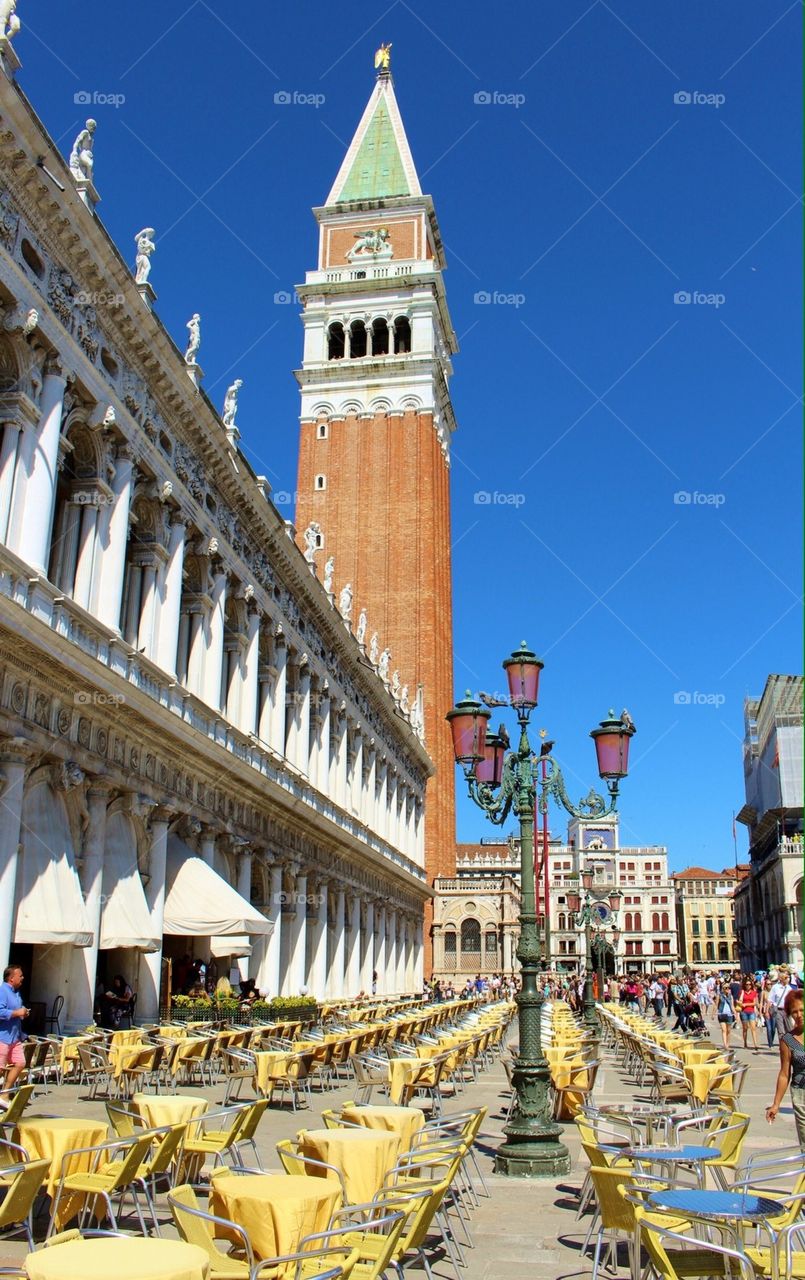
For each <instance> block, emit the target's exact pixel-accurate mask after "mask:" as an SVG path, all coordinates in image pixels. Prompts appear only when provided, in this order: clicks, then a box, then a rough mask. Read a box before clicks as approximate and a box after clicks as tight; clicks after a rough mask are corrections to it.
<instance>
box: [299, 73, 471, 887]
mask: <svg viewBox="0 0 805 1280" xmlns="http://www.w3.org/2000/svg"><path fill="white" fill-rule="evenodd" d="M315 215H316V219H317V221H318V224H319V255H318V263H317V266H316V268H315V270H313V271H309V272H308V273H307V275H306V277H305V283H304V284H303V285H300V286H299V287H298V293H299V296H300V297H301V299H302V302H303V307H304V310H303V315H302V320H303V325H304V356H303V361H302V368H301V369H300V370H299V372H298V373H297V378H298V380H299V384H300V389H301V399H302V407H301V434H300V449H299V477H298V496H297V512H296V524H297V536H298V538H299V539H300V543H301V544H303V545H304V544H306V543H308V542H310V543H312V544H315V545H317V546H318V547H319V548H320V550H319V556H320V558H321V560H322V561H329V562H330V563H331V564H333V565H334V572H335V576H336V580H337V583H338V587H339V590H345V591H348V592H349V600H350V606H351V611H352V625H353V630H354V631H355V635H356V638H357V640H358V642H359V644H360V645H361V648H362V651H363V652H364V653H365V655H366V657H367V659H368V661H369V662H370V663H371V664H372V665H373V666H375V667H376V668H377V669H378V671H379V672H380V675H381V678H382V679H383V680H384V681H385V683H386V684H387V686H388V687H389V689H390V690H391V693H392V696H393V697H395V698H397V699H399V700H400V701H401V704H402V705H403V706H406V707H407V706H409V705H410V706H411V707H412V708H413V710H414V715H415V718H416V720H417V722H418V723H422V724H423V726H424V740H425V743H426V745H427V748H428V752H429V754H430V756H431V758H432V759H433V761H434V764H435V766H436V772H435V775H434V776H433V777H432V778H431V780H430V781H429V783H428V802H427V813H426V818H425V869H426V872H427V876H428V880H429V881H430V880H432V878H433V877H434V876H436V875H439V874H452V872H453V871H454V869H455V783H454V761H453V751H452V745H451V737H450V732H449V729H448V726H447V724H446V722H445V718H444V717H445V714H446V712H447V711H448V710H449V708H450V707H451V706H452V705H453V678H452V663H453V641H452V592H451V562H450V442H451V438H452V435H453V431H454V430H455V419H454V415H453V408H452V405H451V401H450V394H449V390H448V382H449V378H450V375H451V372H452V364H451V361H452V357H453V355H454V353H455V352H456V351H457V343H456V338H455V334H454V332H453V327H452V324H451V321H450V316H449V313H448V310H447V302H446V297H445V290H444V280H443V272H444V269H445V265H446V263H445V257H444V249H443V246H442V240H441V235H440V232H439V226H438V223H437V221H436V215H435V212H434V208H433V202H432V200H431V198H430V196H428V195H424V194H423V192H422V189H421V186H420V183H419V178H418V176H417V172H416V168H415V165H414V161H413V157H412V155H411V150H410V147H409V144H408V139H407V138H406V135H405V130H404V127H403V123H402V119H401V117H400V112H399V108H398V106H397V101H396V97H395V93H394V87H393V83H392V79H391V75H390V73H389V71H388V69H387V68H385V67H381V70H380V72H379V74H378V79H377V83H376V86H375V89H374V92H373V93H372V95H371V97H370V100H369V102H368V104H367V107H366V110H365V112H364V114H363V117H362V119H361V121H360V123H359V125H358V128H357V131H356V133H355V136H354V138H353V139H352V142H351V144H350V147H349V149H348V151H347V153H346V156H345V158H344V162H343V164H342V166H341V168H340V170H339V172H338V175H337V177H336V179H335V182H334V184H333V187H332V190H331V191H330V193H329V195H328V197H327V201H326V203H325V205H324V206H323V207H321V208H319V209H316V210H315Z"/></svg>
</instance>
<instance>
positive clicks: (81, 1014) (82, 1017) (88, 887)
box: [64, 782, 111, 1027]
mask: <svg viewBox="0 0 805 1280" xmlns="http://www.w3.org/2000/svg"><path fill="white" fill-rule="evenodd" d="M110 791H111V787H110V786H109V784H108V783H105V782H91V783H90V785H89V787H88V788H87V826H86V829H85V831H84V842H83V849H82V855H83V856H82V860H81V889H82V892H83V894H84V903H85V906H86V912H87V920H88V921H89V924H90V927H91V929H92V944H91V945H90V946H88V947H72V948H71V955H70V981H69V984H68V988H67V1010H66V1013H65V1018H64V1024H65V1026H67V1027H86V1026H88V1025H89V1024H90V1023H91V1022H92V1014H93V1009H94V1005H95V975H96V972H97V968H98V948H99V946H100V941H101V912H102V907H103V903H102V900H101V898H102V895H101V889H102V886H103V856H104V852H105V849H106V815H107V810H108V805H109V793H110Z"/></svg>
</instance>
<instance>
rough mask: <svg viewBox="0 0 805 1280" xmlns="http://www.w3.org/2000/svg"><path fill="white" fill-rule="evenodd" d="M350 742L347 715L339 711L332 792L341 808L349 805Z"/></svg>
mask: <svg viewBox="0 0 805 1280" xmlns="http://www.w3.org/2000/svg"><path fill="white" fill-rule="evenodd" d="M348 743H349V735H348V729H347V717H346V715H345V714H344V712H343V711H339V712H338V724H337V728H336V741H335V758H334V761H333V780H332V784H331V792H330V793H331V795H332V797H333V800H334V801H335V803H336V804H337V805H338V806H339V808H341V809H346V807H347V755H348V750H349V748H348Z"/></svg>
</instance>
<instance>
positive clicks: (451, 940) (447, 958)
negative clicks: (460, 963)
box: [444, 929, 457, 969]
mask: <svg viewBox="0 0 805 1280" xmlns="http://www.w3.org/2000/svg"><path fill="white" fill-rule="evenodd" d="M456 954H457V953H456V931H455V929H445V931H444V967H445V969H455V967H456Z"/></svg>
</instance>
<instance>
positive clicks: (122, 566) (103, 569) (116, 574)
mask: <svg viewBox="0 0 805 1280" xmlns="http://www.w3.org/2000/svg"><path fill="white" fill-rule="evenodd" d="M133 488H134V450H133V449H132V447H131V445H129V444H121V445H118V447H117V452H116V455H115V475H114V479H113V481H112V498H113V501H112V502H111V503H109V505H108V506H106V507H104V508H103V510H102V511H101V513H100V516H99V518H98V548H99V552H100V571H99V573H98V574H97V575H96V579H95V591H94V595H95V600H94V605H93V608H94V612H95V613H97V615H98V617H99V618H100V620H101V622H104V623H105V624H106V626H107V627H115V628H119V627H120V610H121V603H122V600H123V581H124V578H125V574H126V548H127V546H128V539H129V511H130V508H131V494H132V490H133ZM180 579H181V573H180ZM180 586H181V582H180Z"/></svg>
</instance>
